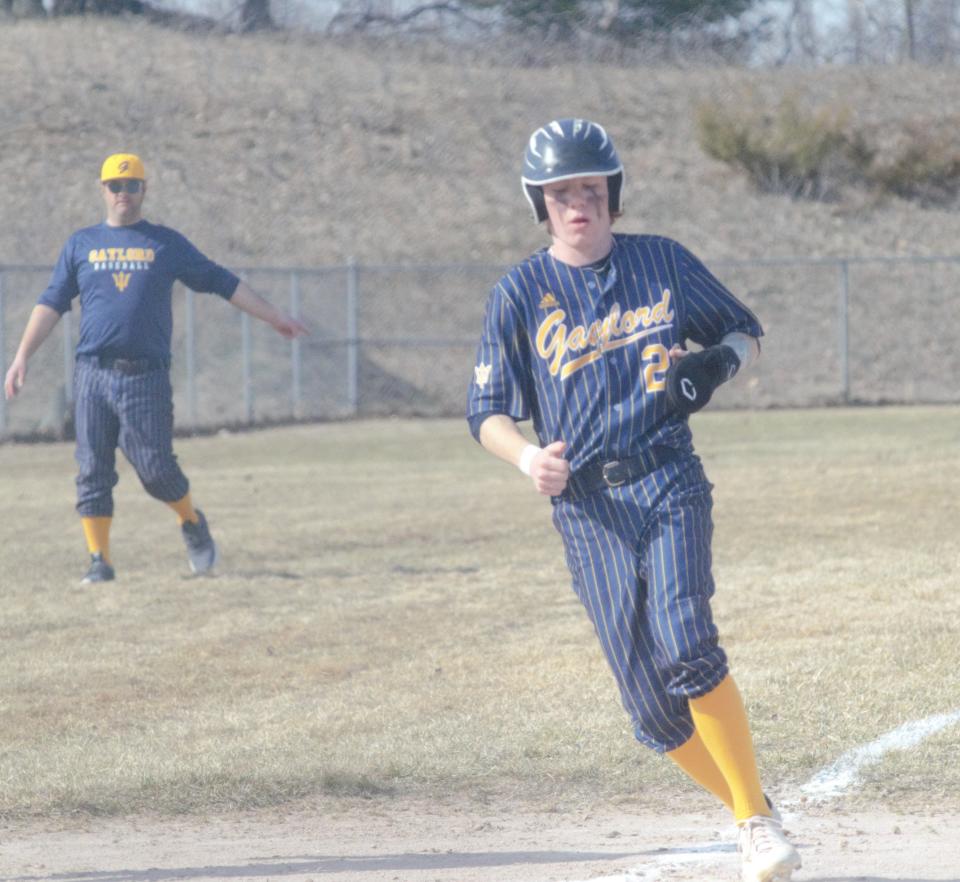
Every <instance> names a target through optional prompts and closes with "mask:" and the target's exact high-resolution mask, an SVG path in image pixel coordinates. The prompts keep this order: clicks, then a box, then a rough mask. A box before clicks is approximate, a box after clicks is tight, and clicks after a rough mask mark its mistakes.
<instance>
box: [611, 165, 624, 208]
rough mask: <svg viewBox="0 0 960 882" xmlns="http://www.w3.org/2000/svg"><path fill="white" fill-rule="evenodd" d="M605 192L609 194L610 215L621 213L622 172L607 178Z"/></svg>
mask: <svg viewBox="0 0 960 882" xmlns="http://www.w3.org/2000/svg"><path fill="white" fill-rule="evenodd" d="M607 193H608V194H609V196H610V217H616V216H617V215H620V214H623V172H622V171H621V172H617V173H616V174H615V175H610V177H608V178H607Z"/></svg>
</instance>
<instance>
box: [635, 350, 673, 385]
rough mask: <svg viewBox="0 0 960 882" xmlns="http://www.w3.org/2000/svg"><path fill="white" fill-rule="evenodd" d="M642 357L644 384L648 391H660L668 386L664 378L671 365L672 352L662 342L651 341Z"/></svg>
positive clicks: (641, 354)
mask: <svg viewBox="0 0 960 882" xmlns="http://www.w3.org/2000/svg"><path fill="white" fill-rule="evenodd" d="M640 358H641V359H643V361H644V366H643V385H644V388H645V389H646V390H647V392H660V391H662V390H663V389H664V387H665V386H666V383H665V382H664V378H665V377H666V375H667V369H668V368H669V367H670V353H669V352H668V351H667V347H666V346H664V345H663V344H662V343H651V344H650V345H649V346H647V347H646V348H645V349H644V350H643V352H642V353H640Z"/></svg>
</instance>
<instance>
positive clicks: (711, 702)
mask: <svg viewBox="0 0 960 882" xmlns="http://www.w3.org/2000/svg"><path fill="white" fill-rule="evenodd" d="M690 713H691V715H692V716H693V725H694V726H696V728H697V732H699V733H700V737H701V738H702V739H703V743H704V746H705V747H706V749H707V750H708V751H709V753H710V756H712V757H713V761H714V762H715V763H716V764H717V768H718V769H719V770H720V772H721V773H722V774H723V777H724V779H725V780H726V782H727V786H728V787H729V788H730V795H731V797H732V798H733V815H734V817H735V818H736V819H737V820H738V821H744V820H746V819H747V818H751V817H753V816H754V815H769V814H770V808H769V807H768V806H767V800H766V799H765V797H764V795H763V788H762V787H761V785H760V775H759V773H758V772H757V760H756V757H755V756H754V753H753V739H752V738H751V737H750V724H749V723H748V722H747V711H746V709H745V708H744V706H743V699H742V698H741V696H740V690H739V689H737V684H736V683H734V681H733V677H731V676H730V675H729V674H728V675H727V676H726V677H724V679H723V680H722V681H721V682H720V684H719V685H718V686H717V687H716V689H714V690H713V691H712V692H708V693H707V694H706V695H701V696H700V698H692V699H690Z"/></svg>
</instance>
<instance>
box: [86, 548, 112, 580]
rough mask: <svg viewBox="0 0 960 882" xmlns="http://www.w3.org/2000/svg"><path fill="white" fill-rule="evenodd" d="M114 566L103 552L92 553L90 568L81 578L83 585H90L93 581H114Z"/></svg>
mask: <svg viewBox="0 0 960 882" xmlns="http://www.w3.org/2000/svg"><path fill="white" fill-rule="evenodd" d="M114 575H115V574H114V572H113V567H112V566H110V564H108V563H107V562H106V561H105V560H104V559H103V555H102V554H99V553H97V554H91V555H90V569H88V570H87V574H86V575H85V576H84V577H83V578H82V579H81V580H80V584H81V585H89V584H90V583H91V582H112V581H113V578H114Z"/></svg>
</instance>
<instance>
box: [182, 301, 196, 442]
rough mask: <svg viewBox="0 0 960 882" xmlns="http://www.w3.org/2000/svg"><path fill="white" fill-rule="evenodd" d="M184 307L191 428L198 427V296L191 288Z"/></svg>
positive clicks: (188, 420)
mask: <svg viewBox="0 0 960 882" xmlns="http://www.w3.org/2000/svg"><path fill="white" fill-rule="evenodd" d="M185 290H186V297H185V299H184V304H183V305H184V307H185V309H186V315H185V316H184V322H183V325H184V328H183V330H184V346H185V347H186V350H187V351H186V353H185V356H186V362H187V363H186V369H187V422H188V424H189V425H190V428H191V429H193V428H196V425H197V316H196V295H195V294H194V292H193V291H192V290H190V288H186V289H185Z"/></svg>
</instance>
